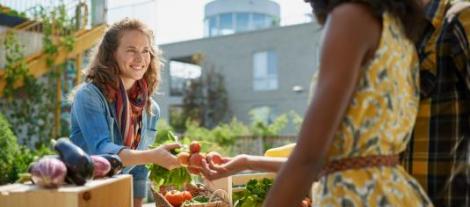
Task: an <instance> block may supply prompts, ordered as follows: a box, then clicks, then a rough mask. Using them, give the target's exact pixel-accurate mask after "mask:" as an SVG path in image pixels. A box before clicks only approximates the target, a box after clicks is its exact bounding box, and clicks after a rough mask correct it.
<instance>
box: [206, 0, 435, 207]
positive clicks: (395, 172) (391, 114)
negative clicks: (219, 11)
mask: <svg viewBox="0 0 470 207" xmlns="http://www.w3.org/2000/svg"><path fill="white" fill-rule="evenodd" d="M306 1H307V2H310V4H311V6H312V8H313V13H314V14H315V16H316V17H317V19H318V22H319V23H320V24H322V25H323V26H324V31H323V32H324V33H323V39H322V46H321V53H320V65H319V67H320V68H319V71H320V73H319V77H318V83H317V86H316V88H315V93H314V97H313V99H312V101H311V103H310V106H309V108H308V111H307V113H306V116H305V118H304V122H303V125H302V128H301V130H300V134H299V138H298V140H297V144H296V145H295V148H294V149H293V150H292V153H291V154H290V156H289V158H288V160H287V161H286V160H285V159H282V158H267V157H259V156H249V155H239V156H238V157H235V158H224V159H223V160H224V162H225V163H224V164H222V165H214V163H213V162H212V161H210V160H209V163H203V164H204V170H203V172H204V174H205V175H206V176H207V177H208V178H209V179H216V178H219V177H221V176H227V175H230V174H233V173H235V172H238V171H240V170H243V169H247V168H248V169H254V170H261V171H278V170H280V171H279V173H278V175H277V177H276V179H275V183H274V185H273V187H272V189H271V191H270V193H269V195H268V197H267V199H266V201H265V204H264V206H269V207H277V206H280V207H284V206H293V205H295V204H296V203H300V201H301V199H302V198H303V196H304V195H306V194H307V192H308V191H309V189H310V187H311V185H312V182H314V181H318V187H317V188H315V189H316V190H315V192H312V200H313V205H314V206H432V203H431V202H430V200H429V198H428V196H427V195H426V193H425V192H424V191H423V189H422V188H421V186H420V185H419V184H418V182H417V181H416V180H415V179H414V178H413V177H411V176H410V175H409V174H408V173H407V172H406V171H405V170H404V169H403V168H402V167H401V166H400V165H399V159H398V157H399V156H398V155H399V154H400V153H401V152H403V151H404V150H405V148H406V147H407V144H408V141H409V140H410V136H411V132H412V129H413V126H414V123H415V119H416V115H417V111H418V103H419V80H418V74H419V69H418V57H417V54H416V50H415V47H414V44H413V41H412V40H414V39H415V37H416V36H418V35H419V34H418V33H419V31H420V29H419V28H420V27H421V25H422V24H421V22H422V20H423V18H422V17H423V15H422V12H421V7H422V5H420V2H421V1H419V0H416V1H413V0H400V1H398V0H306Z"/></svg>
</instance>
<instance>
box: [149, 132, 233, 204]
mask: <svg viewBox="0 0 470 207" xmlns="http://www.w3.org/2000/svg"><path fill="white" fill-rule="evenodd" d="M170 136H174V135H173V134H172V133H170ZM185 148H186V147H183V148H182V149H183V150H180V151H175V152H172V153H174V154H175V155H176V156H177V158H178V161H179V163H180V164H181V166H182V167H181V168H176V169H173V170H167V169H165V168H163V167H161V166H158V165H152V166H149V170H150V180H152V184H153V185H152V191H153V194H154V198H155V204H156V206H157V207H183V206H184V207H229V206H230V202H228V201H227V198H228V196H227V193H226V192H225V191H223V190H216V191H211V190H209V189H208V188H206V187H205V186H204V185H202V184H197V185H193V184H191V176H190V174H194V175H200V173H201V168H202V160H203V159H206V157H207V156H210V157H212V158H215V159H214V160H215V161H214V162H218V161H221V158H220V155H219V154H218V153H215V152H210V153H207V154H206V153H202V152H201V145H200V143H199V142H197V141H192V142H191V144H190V145H189V147H187V148H186V150H184V149H185ZM217 158H220V159H217ZM224 192H225V193H224Z"/></svg>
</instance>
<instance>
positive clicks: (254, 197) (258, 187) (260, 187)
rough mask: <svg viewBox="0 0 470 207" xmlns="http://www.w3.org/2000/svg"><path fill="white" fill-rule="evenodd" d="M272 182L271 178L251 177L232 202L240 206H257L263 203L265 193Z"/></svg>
mask: <svg viewBox="0 0 470 207" xmlns="http://www.w3.org/2000/svg"><path fill="white" fill-rule="evenodd" d="M272 184H273V180H272V179H268V178H263V179H262V180H256V179H251V180H250V181H248V183H247V184H246V186H245V190H244V191H243V192H242V194H241V196H240V197H239V198H238V199H237V200H236V201H235V202H234V203H238V206H240V207H257V206H261V205H262V204H263V201H264V199H265V198H266V195H267V194H268V192H269V189H270V188H271V186H272Z"/></svg>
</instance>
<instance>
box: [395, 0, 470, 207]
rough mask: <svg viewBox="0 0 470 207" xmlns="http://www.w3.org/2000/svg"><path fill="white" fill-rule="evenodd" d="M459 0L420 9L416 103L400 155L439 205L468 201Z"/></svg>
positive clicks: (467, 114)
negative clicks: (422, 15) (412, 124)
mask: <svg viewBox="0 0 470 207" xmlns="http://www.w3.org/2000/svg"><path fill="white" fill-rule="evenodd" d="M457 4H458V5H460V6H455V5H457ZM463 4H467V5H468V2H467V3H462V2H458V3H450V2H449V1H447V0H441V1H438V0H433V1H431V3H430V4H429V5H428V6H427V8H426V17H427V19H428V21H429V25H428V26H427V29H426V31H425V33H424V34H423V38H422V39H421V42H418V43H417V48H418V52H419V57H420V63H421V65H420V76H421V102H420V107H419V112H418V117H417V120H416V125H415V130H414V134H413V138H412V140H411V142H410V146H409V147H408V151H407V153H406V154H405V160H404V164H405V167H406V168H407V170H408V171H409V172H410V173H411V174H412V175H413V176H414V177H416V178H417V180H418V181H419V182H420V184H421V185H422V186H423V187H424V189H425V190H426V191H427V193H428V195H429V197H430V198H431V199H432V200H433V202H434V205H435V206H443V207H446V206H448V207H450V206H457V207H460V206H465V207H467V206H470V199H469V195H470V190H469V189H470V183H469V180H470V177H469V174H470V173H469V169H468V165H469V153H468V151H469V149H470V145H469V142H468V140H469V139H470V62H469V58H470V50H469V42H468V40H469V37H470V7H467V8H465V7H462V5H463ZM453 5H454V6H453ZM457 7H460V8H459V9H456V8H457Z"/></svg>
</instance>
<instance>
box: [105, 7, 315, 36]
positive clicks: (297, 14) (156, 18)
mask: <svg viewBox="0 0 470 207" xmlns="http://www.w3.org/2000/svg"><path fill="white" fill-rule="evenodd" d="M210 1H212V0H108V19H107V21H108V22H109V23H113V22H115V21H119V20H120V19H122V18H124V17H133V18H138V19H141V20H142V21H144V22H145V23H146V24H147V25H149V26H150V27H151V28H152V29H153V30H154V32H155V36H156V43H157V44H166V43H172V42H179V41H184V40H191V39H198V38H202V36H203V29H204V27H203V20H204V5H205V4H206V3H207V2H210ZM273 1H275V2H277V3H279V5H280V7H281V25H290V24H296V23H304V22H306V21H307V20H308V17H307V16H306V14H310V13H311V8H310V6H309V5H308V4H306V3H304V1H303V0H273Z"/></svg>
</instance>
